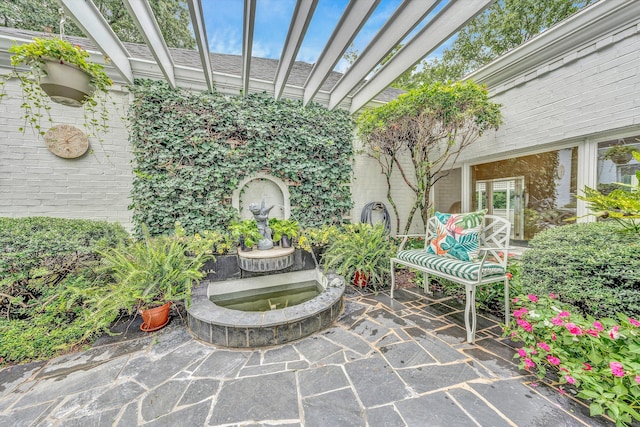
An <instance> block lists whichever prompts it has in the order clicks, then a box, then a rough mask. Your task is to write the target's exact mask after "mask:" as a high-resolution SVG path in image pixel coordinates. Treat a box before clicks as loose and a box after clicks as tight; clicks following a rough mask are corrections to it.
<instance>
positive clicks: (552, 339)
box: [551, 332, 556, 341]
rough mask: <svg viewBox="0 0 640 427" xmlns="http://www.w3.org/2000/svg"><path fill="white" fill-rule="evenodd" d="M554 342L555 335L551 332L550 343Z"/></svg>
mask: <svg viewBox="0 0 640 427" xmlns="http://www.w3.org/2000/svg"><path fill="white" fill-rule="evenodd" d="M555 340H556V333H555V332H551V341H555Z"/></svg>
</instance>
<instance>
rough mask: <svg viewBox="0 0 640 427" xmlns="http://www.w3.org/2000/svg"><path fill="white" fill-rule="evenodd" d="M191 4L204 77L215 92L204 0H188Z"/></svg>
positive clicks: (192, 23) (190, 11)
mask: <svg viewBox="0 0 640 427" xmlns="http://www.w3.org/2000/svg"><path fill="white" fill-rule="evenodd" d="M187 5H188V6H189V14H190V15H191V25H193V32H194V34H195V38H196V43H197V44H198V53H199V54H200V61H201V62H202V70H203V72H204V78H205V81H206V82H207V88H209V91H210V92H213V91H214V89H215V85H214V83H213V67H212V66H211V54H210V53H209V41H208V40H207V29H206V27H205V25H204V15H203V13H202V2H201V1H200V0H187Z"/></svg>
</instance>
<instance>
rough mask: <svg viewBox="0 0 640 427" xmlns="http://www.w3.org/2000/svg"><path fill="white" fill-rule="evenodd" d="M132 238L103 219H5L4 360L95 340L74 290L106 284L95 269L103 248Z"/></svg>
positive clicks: (0, 316)
mask: <svg viewBox="0 0 640 427" xmlns="http://www.w3.org/2000/svg"><path fill="white" fill-rule="evenodd" d="M128 240H129V236H128V234H127V232H126V230H125V229H124V228H123V227H122V226H121V225H119V224H111V223H107V222H103V221H88V220H71V219H62V218H47V217H27V218H0V336H1V337H2V338H1V339H0V359H2V360H3V361H4V363H21V362H26V361H30V360H36V359H42V358H46V357H51V356H53V355H55V354H59V353H60V352H63V351H66V350H67V349H69V348H71V347H73V346H75V345H77V344H82V343H83V342H86V340H87V339H90V338H91V337H92V334H91V333H87V329H86V327H85V326H83V308H84V306H85V304H86V298H84V297H82V296H81V295H80V294H79V293H77V292H75V290H77V289H86V288H90V287H93V286H95V287H101V286H106V283H105V282H103V281H101V278H100V277H99V276H96V274H95V273H94V271H93V270H94V267H95V266H96V264H97V263H98V262H99V259H100V255H99V253H100V251H102V250H105V249H106V248H108V247H112V246H116V245H118V244H122V243H123V242H126V241H128ZM1 364H2V362H1V361H0V365H1Z"/></svg>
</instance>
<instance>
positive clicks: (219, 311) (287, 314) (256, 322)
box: [187, 270, 345, 348]
mask: <svg viewBox="0 0 640 427" xmlns="http://www.w3.org/2000/svg"><path fill="white" fill-rule="evenodd" d="M314 273H315V274H317V280H318V281H319V282H320V283H321V284H322V285H323V288H324V290H323V291H322V292H321V293H320V294H319V295H318V296H316V297H315V298H313V299H311V300H309V301H307V302H304V303H302V304H298V305H295V306H292V307H287V308H284V309H279V310H272V311H266V312H245V311H238V310H231V309H228V308H224V307H220V306H217V305H216V304H214V303H213V302H211V301H210V300H209V286H211V285H214V283H215V282H211V281H208V280H205V281H203V282H201V283H200V284H199V285H197V286H195V287H194V288H193V290H192V294H191V305H190V307H189V308H188V309H187V325H188V327H189V329H190V330H191V332H192V333H193V334H194V335H195V336H196V338H198V339H200V340H202V341H205V342H208V343H211V344H215V345H221V346H225V347H232V348H254V347H266V346H272V345H278V344H284V343H288V342H291V341H294V340H297V339H300V338H303V337H306V336H308V335H311V334H312V333H314V332H317V331H320V330H322V329H325V328H327V327H329V326H330V325H331V324H332V323H333V321H334V320H335V319H336V318H337V317H338V316H339V315H340V313H341V312H342V310H343V298H342V296H343V294H344V290H345V281H344V278H343V277H342V276H339V275H337V274H333V273H328V274H326V275H323V274H322V272H320V271H319V270H314V271H306V272H304V275H305V276H309V275H310V274H314ZM290 274H293V273H289V275H290ZM283 276H287V274H284V275H283ZM244 280H247V279H244ZM240 281H242V279H241V280H239V281H238V282H240Z"/></svg>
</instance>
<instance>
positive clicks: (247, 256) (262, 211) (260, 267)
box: [238, 198, 294, 273]
mask: <svg viewBox="0 0 640 427" xmlns="http://www.w3.org/2000/svg"><path fill="white" fill-rule="evenodd" d="M271 209H273V205H271V206H270V207H267V206H266V204H265V200H264V198H263V199H262V203H261V204H258V203H251V204H250V205H249V210H250V211H251V213H252V214H253V217H254V219H255V220H256V223H257V224H258V231H259V232H260V234H261V235H262V239H260V240H259V241H258V245H257V246H258V250H257V251H242V250H238V263H239V265H240V268H241V269H242V270H244V271H252V272H259V273H266V272H270V271H278V270H284V269H285V268H288V267H290V266H292V265H293V261H294V260H293V253H294V248H276V247H274V246H273V239H272V238H271V236H272V235H271V229H270V228H269V212H270V211H271Z"/></svg>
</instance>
